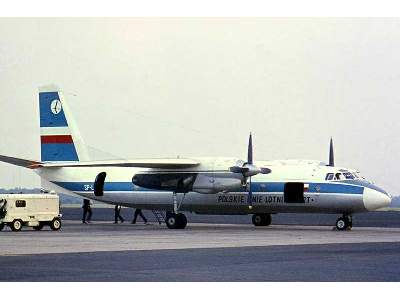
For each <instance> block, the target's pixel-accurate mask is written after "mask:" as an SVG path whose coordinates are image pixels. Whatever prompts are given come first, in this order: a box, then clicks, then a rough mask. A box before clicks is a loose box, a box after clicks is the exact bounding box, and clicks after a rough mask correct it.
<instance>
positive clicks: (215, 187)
mask: <svg viewBox="0 0 400 300" xmlns="http://www.w3.org/2000/svg"><path fill="white" fill-rule="evenodd" d="M243 189H244V187H243V186H242V179H241V178H240V177H238V178H236V176H235V177H232V175H231V174H229V176H218V177H217V176H214V175H213V174H207V175H204V174H198V175H197V177H196V180H195V181H194V183H193V186H192V191H193V192H196V193H200V194H216V193H221V192H237V191H243Z"/></svg>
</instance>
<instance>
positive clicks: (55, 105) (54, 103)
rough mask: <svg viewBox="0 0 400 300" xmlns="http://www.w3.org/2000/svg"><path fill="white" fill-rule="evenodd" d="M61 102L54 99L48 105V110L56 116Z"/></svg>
mask: <svg viewBox="0 0 400 300" xmlns="http://www.w3.org/2000/svg"><path fill="white" fill-rule="evenodd" d="M61 108H62V107H61V101H60V100H58V99H54V100H53V101H52V102H51V104H50V110H51V112H52V113H53V114H55V115H58V114H59V113H60V111H61Z"/></svg>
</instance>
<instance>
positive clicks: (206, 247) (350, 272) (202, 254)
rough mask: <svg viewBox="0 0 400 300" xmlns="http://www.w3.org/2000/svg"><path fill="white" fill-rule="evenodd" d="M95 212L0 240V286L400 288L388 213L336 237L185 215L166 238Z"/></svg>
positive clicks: (1, 235) (395, 234) (396, 238)
mask: <svg viewBox="0 0 400 300" xmlns="http://www.w3.org/2000/svg"><path fill="white" fill-rule="evenodd" d="M71 212H73V211H71ZM71 212H70V213H71ZM95 212H96V211H95ZM97 212H98V215H97V220H96V219H95V220H94V221H93V222H92V223H91V224H82V223H81V222H80V221H79V220H76V218H75V219H74V218H71V217H69V220H68V219H67V220H65V219H64V221H63V227H62V230H60V231H58V232H53V231H51V230H50V229H49V228H44V229H43V230H42V231H38V232H37V231H33V230H31V229H28V228H27V229H24V230H23V231H21V232H12V231H11V230H9V229H6V230H3V231H2V232H0V266H1V270H2V272H1V273H0V281H399V280H400V259H399V253H400V226H398V219H399V217H400V215H398V214H397V213H396V214H393V213H388V212H381V213H375V215H369V216H368V214H366V215H367V216H366V217H364V218H367V219H368V218H372V219H375V220H381V222H382V225H383V226H376V225H377V224H376V222H377V221H375V223H374V222H371V223H372V224H373V225H374V226H370V227H368V226H355V227H353V229H352V230H351V231H337V230H334V229H333V224H332V225H329V224H328V225H326V224H324V223H325V222H326V218H329V222H330V221H331V218H332V216H322V215H320V216H317V215H315V216H314V223H315V220H318V222H317V223H320V224H301V223H302V222H300V223H298V224H294V225H288V224H277V223H285V222H282V219H281V220H280V222H275V223H273V225H271V226H268V227H254V226H253V225H251V224H246V223H243V222H242V220H245V218H246V220H248V219H249V216H239V217H234V218H230V219H229V218H228V219H227V218H226V217H224V218H223V220H230V221H229V222H228V221H227V222H225V223H212V222H202V221H201V218H200V219H199V218H197V219H196V218H193V219H195V220H196V221H194V222H191V215H188V219H189V223H188V226H187V227H186V229H184V230H170V229H167V228H166V226H165V225H164V224H162V225H159V224H157V223H154V222H152V223H151V224H150V225H144V224H143V223H139V224H136V225H132V224H129V222H125V223H123V224H113V223H112V222H111V220H108V221H105V220H98V219H103V218H104V216H103V217H101V216H102V214H100V213H99V212H100V211H97ZM104 212H106V213H107V214H106V216H108V213H110V214H111V212H112V210H111V209H109V210H105V211H104ZM68 215H71V214H69V213H67V212H65V214H64V216H65V217H68ZM288 215H289V214H288ZM302 216H303V215H302ZM360 216H361V215H360ZM288 217H289V216H288ZM206 218H209V217H206ZM273 218H275V221H277V219H278V218H277V216H274V217H273ZM283 218H286V216H283ZM290 218H291V220H292V221H293V220H296V218H297V215H291V216H290ZM204 220H205V219H204V218H203V221H204ZM213 220H214V221H215V220H222V219H218V218H214V219H213ZM273 220H274V219H273ZM297 220H298V221H299V219H298V218H297ZM333 220H335V216H334V217H333ZM356 220H357V219H355V220H354V224H356ZM385 220H386V222H385ZM278 221H279V219H278ZM300 221H302V220H301V219H300ZM358 222H360V219H358ZM303 223H304V222H303ZM311 223H313V222H311ZM361 223H362V222H361ZM378 223H379V222H378ZM275 224H276V225H275ZM385 224H386V225H387V224H389V225H390V226H387V227H384V225H385ZM378 225H379V224H378Z"/></svg>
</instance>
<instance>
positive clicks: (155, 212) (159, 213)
mask: <svg viewBox="0 0 400 300" xmlns="http://www.w3.org/2000/svg"><path fill="white" fill-rule="evenodd" d="M151 211H152V213H153V215H154V216H155V217H156V219H157V221H158V224H160V225H161V224H163V223H164V222H165V215H164V212H162V211H161V210H156V209H152V210H151Z"/></svg>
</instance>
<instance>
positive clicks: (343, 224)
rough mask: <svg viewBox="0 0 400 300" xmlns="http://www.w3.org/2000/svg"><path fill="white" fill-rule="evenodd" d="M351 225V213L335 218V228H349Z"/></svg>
mask: <svg viewBox="0 0 400 300" xmlns="http://www.w3.org/2000/svg"><path fill="white" fill-rule="evenodd" d="M352 227H353V221H352V217H351V215H343V216H342V217H340V218H338V219H337V220H336V229H337V230H341V231H342V230H351V228H352Z"/></svg>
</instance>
